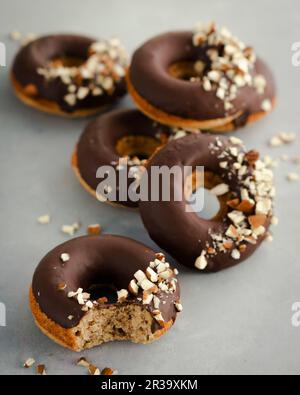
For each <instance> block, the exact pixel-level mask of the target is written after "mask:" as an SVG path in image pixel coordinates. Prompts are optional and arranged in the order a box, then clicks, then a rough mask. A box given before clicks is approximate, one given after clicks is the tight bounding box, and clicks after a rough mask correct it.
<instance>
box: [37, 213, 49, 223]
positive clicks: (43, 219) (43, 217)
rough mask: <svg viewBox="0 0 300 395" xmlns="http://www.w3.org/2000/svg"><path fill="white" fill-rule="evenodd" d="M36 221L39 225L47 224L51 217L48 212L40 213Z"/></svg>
mask: <svg viewBox="0 0 300 395" xmlns="http://www.w3.org/2000/svg"><path fill="white" fill-rule="evenodd" d="M37 221H38V223H39V224H41V225H48V224H49V223H50V221H51V217H50V215H49V214H45V215H41V216H40V217H38V219H37Z"/></svg>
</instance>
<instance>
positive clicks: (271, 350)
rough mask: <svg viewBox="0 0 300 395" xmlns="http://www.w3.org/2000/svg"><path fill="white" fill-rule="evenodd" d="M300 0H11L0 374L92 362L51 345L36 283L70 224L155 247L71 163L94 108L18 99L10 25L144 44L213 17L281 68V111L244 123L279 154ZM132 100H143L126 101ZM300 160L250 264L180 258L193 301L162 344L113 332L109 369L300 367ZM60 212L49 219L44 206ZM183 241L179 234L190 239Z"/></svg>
mask: <svg viewBox="0 0 300 395" xmlns="http://www.w3.org/2000/svg"><path fill="white" fill-rule="evenodd" d="M299 13H300V3H299V1H297V0H294V1H292V0H288V1H287V0H285V1H283V0H277V1H272V0H252V1H247V2H245V1H243V2H241V1H240V0H228V1H222V0H209V1H208V0H195V1H193V0H185V1H170V0H167V1H166V0H164V1H162V0H151V1H144V0H127V1H121V0H119V1H117V0H109V1H107V0H106V1H100V0H86V1H78V0H65V1H63V2H62V1H58V0H53V1H51V2H49V1H45V0H39V1H37V0H36V1H33V0H23V1H22V2H20V1H19V0H10V1H7V0H1V1H0V15H1V17H0V18H1V23H0V41H3V42H4V43H5V44H6V45H7V50H8V67H7V69H4V70H3V69H1V71H0V87H1V91H0V92H1V93H0V120H1V121H0V137H1V140H0V177H1V188H0V202H1V206H0V221H1V223H0V232H1V234H0V251H1V252H0V254H1V260H0V302H2V303H5V304H6V306H7V327H6V328H2V327H0V350H1V351H0V353H1V358H0V373H10V374H23V373H25V374H29V373H30V372H28V371H26V372H25V371H24V370H23V369H22V368H21V363H22V361H23V360H24V359H26V358H28V357H29V356H34V357H35V358H36V360H37V361H39V362H41V363H45V364H46V365H47V368H48V372H49V373H51V374H66V373H68V374H84V370H81V369H80V368H78V367H76V366H74V365H73V363H74V360H76V358H77V355H74V354H73V353H71V352H69V351H66V350H64V349H62V348H60V347H59V346H57V345H55V344H54V343H52V342H51V341H50V340H48V339H47V338H46V337H45V336H44V335H42V334H41V333H40V332H39V330H38V329H37V328H36V327H35V326H34V324H33V321H32V318H31V314H30V311H29V309H28V303H27V293H28V288H29V285H30V281H31V276H32V273H33V271H34V268H35V266H36V265H37V263H38V262H39V260H40V259H41V258H42V256H43V255H44V254H45V253H46V252H47V251H48V250H49V249H51V248H52V247H54V246H55V245H57V244H58V243H60V242H63V241H65V240H66V239H67V238H66V237H65V236H64V235H62V234H61V233H60V230H59V229H60V226H61V225H62V224H65V223H72V222H73V221H75V220H80V221H82V222H83V223H84V224H85V225H87V224H89V223H94V222H97V221H99V222H100V223H101V224H102V226H103V228H104V230H105V232H111V233H116V234H123V235H128V236H132V237H134V238H136V239H138V240H142V241H144V242H146V243H148V244H150V245H152V243H151V241H150V240H149V238H148V236H147V234H146V232H145V231H144V229H143V226H142V224H141V221H140V219H139V216H138V214H133V213H131V212H127V211H124V210H122V209H116V208H112V207H109V206H106V205H101V204H98V203H97V202H96V201H94V200H93V199H92V198H91V197H90V196H88V195H87V194H86V193H85V192H84V191H83V190H82V189H81V188H80V186H79V185H78V183H77V181H76V180H75V178H74V176H73V173H72V171H71V169H70V164H69V163H70V156H71V152H72V149H73V146H74V144H75V142H76V140H77V138H78V136H79V135H80V132H81V130H82V129H83V127H84V126H85V124H86V122H87V121H86V120H80V121H75V120H74V121H72V120H63V119H58V118H52V117H50V116H47V115H43V114H40V113H38V112H35V111H33V110H31V109H28V108H26V107H24V106H23V105H22V104H20V103H19V102H18V100H17V99H16V98H15V97H14V95H13V93H12V90H11V86H10V83H9V78H8V74H9V66H10V64H11V60H12V58H13V56H14V54H15V53H16V51H17V49H18V45H17V44H15V43H13V42H11V41H10V40H9V38H8V33H9V32H10V31H12V30H14V29H17V30H20V31H21V32H22V33H28V32H34V33H38V34H41V33H46V32H47V33H48V32H59V31H70V32H83V33H88V34H91V35H95V36H103V37H109V36H112V35H113V36H115V35H117V36H120V37H121V38H122V40H123V42H124V43H125V45H126V46H127V48H128V49H129V50H130V51H132V50H134V48H135V47H137V46H138V45H139V44H141V43H142V42H143V40H145V39H146V38H148V37H151V36H152V35H154V34H156V33H159V32H162V31H166V30H169V29H180V28H190V27H192V26H193V25H194V24H195V23H196V22H197V21H200V20H203V21H207V20H211V19H214V20H216V21H217V22H219V23H220V24H225V25H228V26H229V27H230V29H231V30H232V31H233V32H234V33H236V34H237V35H239V36H240V37H241V38H242V39H243V40H244V41H245V42H247V43H252V44H253V45H254V46H255V48H256V50H257V52H258V53H259V54H260V55H261V56H263V57H264V58H265V59H266V60H267V61H268V62H269V63H270V65H271V66H272V68H273V69H274V72H275V73H276V77H277V81H278V88H279V102H278V108H277V110H276V112H275V113H274V114H272V115H271V116H270V117H268V118H267V119H265V120H263V121H262V122H260V123H258V124H256V125H254V126H252V127H248V128H247V129H245V130H243V131H240V132H239V133H238V135H239V136H241V137H242V138H243V139H244V140H245V141H246V143H247V144H248V146H249V147H251V148H252V147H256V148H259V149H260V150H261V151H263V152H264V153H266V154H267V153H271V155H273V156H280V155H281V154H283V153H288V154H290V155H292V154H297V153H298V154H300V146H299V141H297V143H296V144H295V145H293V146H291V147H285V148H279V149H275V150H274V149H272V150H271V149H270V148H269V147H268V145H267V141H268V139H269V138H270V137H271V136H273V135H274V134H276V133H277V132H278V131H280V130H283V131H295V132H297V133H298V132H299V129H300V126H299V92H298V89H299V86H300V85H299V82H300V69H299V68H298V69H297V68H294V67H292V65H291V44H292V43H293V42H294V41H300V28H299ZM123 104H124V105H132V104H131V103H130V101H129V99H128V102H126V101H125V102H124V103H123ZM293 170H294V171H297V170H298V171H300V167H299V168H296V166H295V165H291V164H284V163H283V164H282V165H281V166H280V167H279V169H278V170H277V171H276V174H277V184H278V198H277V214H278V216H279V217H280V221H281V222H280V227H278V228H277V229H276V230H275V241H274V243H273V244H268V243H266V244H265V245H263V247H262V248H261V249H260V250H259V251H258V252H257V253H256V255H255V256H254V257H253V258H251V259H250V260H249V261H247V262H246V263H244V264H242V265H240V266H238V267H236V268H233V269H231V270H228V271H225V272H223V273H219V274H215V275H209V276H201V275H197V274H195V273H193V272H190V271H187V270H184V269H181V283H182V293H183V295H182V300H183V303H184V312H183V314H182V316H181V317H180V318H179V320H178V322H177V324H176V325H175V327H174V328H173V329H172V330H171V331H170V332H169V333H168V334H167V335H166V336H164V337H163V338H162V339H161V340H160V341H159V342H157V343H154V344H152V345H149V346H138V345H132V344H129V343H128V344H126V343H124V344H117V343H115V344H107V345H104V346H103V347H100V348H98V349H95V350H93V351H89V352H87V353H85V354H86V356H87V357H88V358H89V359H90V360H92V361H93V362H94V363H96V364H98V365H99V366H100V367H104V366H107V365H108V366H112V367H113V368H116V369H118V371H119V372H120V373H124V374H142V373H145V374H158V373H172V374H180V373H181V374H188V373H191V374H192V373H199V374H204V373H208V374H214V373H222V374H227V373H281V374H285V373H300V364H299V348H300V328H298V329H297V328H293V327H292V325H291V316H292V312H291V306H292V304H293V303H294V302H295V301H298V300H300V287H299V281H300V270H299V269H300V268H299V266H300V261H299V253H298V250H297V247H298V245H299V213H300V205H299V199H300V196H299V183H295V184H291V183H288V182H287V181H286V179H285V178H286V174H287V173H288V172H289V171H293ZM48 212H49V213H50V214H51V215H52V217H53V221H52V223H51V224H50V225H49V226H46V227H41V226H39V225H38V224H37V223H36V218H37V217H38V216H39V215H41V214H44V213H48ZM178 242H179V243H180V240H178Z"/></svg>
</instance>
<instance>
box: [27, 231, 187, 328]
mask: <svg viewBox="0 0 300 395" xmlns="http://www.w3.org/2000/svg"><path fill="white" fill-rule="evenodd" d="M63 253H68V254H69V255H70V261H68V262H66V263H62V261H61V259H60V256H61V254H63ZM154 259H155V252H154V251H153V250H151V249H149V248H147V247H146V246H144V245H143V244H141V243H138V242H136V241H134V240H131V239H128V238H125V237H119V236H111V235H105V236H85V237H80V238H76V239H73V240H71V241H68V242H66V243H64V244H62V245H60V246H58V247H56V248H55V249H54V250H52V251H51V252H49V253H48V254H47V255H46V256H45V257H44V258H43V259H42V261H41V262H40V264H39V265H38V267H37V269H36V271H35V273H34V276H33V282H32V289H33V294H34V297H35V299H36V301H37V303H38V304H39V307H40V309H41V311H42V312H43V313H44V314H46V316H47V317H48V318H50V319H51V320H53V321H54V322H55V323H57V324H59V325H60V326H61V327H63V328H74V327H76V326H77V325H78V324H79V322H80V320H81V319H82V318H83V317H84V315H85V314H86V313H85V312H83V311H82V310H81V308H82V306H80V305H79V304H78V302H77V300H75V299H70V298H68V296H67V295H68V292H70V291H76V290H77V289H78V288H83V289H84V291H86V290H88V289H89V287H90V286H91V285H95V284H111V285H112V286H113V287H115V288H116V289H118V290H120V289H127V287H128V285H129V282H130V281H131V280H132V279H133V278H134V273H135V272H136V271H138V270H142V271H145V270H146V268H147V267H148V266H149V263H150V262H151V261H153V260H154ZM64 283H65V284H67V288H66V289H65V290H63V291H59V290H58V285H59V284H64ZM179 295H180V290H179V286H177V290H176V292H174V293H173V294H166V293H164V292H161V291H160V292H159V293H157V296H158V297H159V298H160V299H161V301H166V303H165V304H163V303H161V304H160V311H161V313H162V316H163V318H164V320H165V322H168V321H170V320H173V321H175V319H176V314H177V313H176V309H175V306H174V302H177V301H178V300H179ZM103 296H105V295H103ZM139 296H140V295H139ZM126 303H135V304H141V302H139V301H138V300H137V298H136V297H130V298H129V299H128V302H126ZM107 307H108V305H99V308H107ZM145 308H146V309H147V310H149V311H150V313H151V312H152V311H153V310H154V306H153V303H152V304H151V305H145ZM70 315H72V316H73V317H74V318H73V319H72V320H71V321H70V320H69V319H68V317H69V316H70ZM153 321H155V320H153ZM153 324H154V326H153V328H154V330H157V329H159V328H160V326H159V324H158V323H157V322H156V321H155V322H154V323H153Z"/></svg>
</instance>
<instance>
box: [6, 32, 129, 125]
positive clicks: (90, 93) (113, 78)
mask: <svg viewBox="0 0 300 395" xmlns="http://www.w3.org/2000/svg"><path fill="white" fill-rule="evenodd" d="M126 68H127V56H126V53H125V50H124V48H123V47H122V46H121V44H120V41H119V40H118V39H111V40H100V41H96V40H94V39H92V38H89V37H84V36H79V35H67V34H60V35H50V36H45V37H41V38H38V39H36V40H35V41H32V42H30V43H29V44H28V45H26V46H24V47H23V48H22V49H21V50H20V51H19V52H18V54H17V56H16V58H15V60H14V63H13V66H12V72H11V80H12V84H13V88H14V90H15V93H16V95H17V96H18V98H19V99H21V101H22V102H24V103H25V104H27V105H29V106H31V107H33V108H36V109H38V110H40V111H44V112H47V113H51V114H55V115H60V116H66V117H84V116H88V115H91V114H95V113H98V112H100V111H103V110H104V109H106V108H107V107H109V106H111V105H112V104H114V103H115V102H116V100H117V99H119V98H120V97H122V96H123V95H124V94H125V93H126V83H125V79H124V76H125V73H126Z"/></svg>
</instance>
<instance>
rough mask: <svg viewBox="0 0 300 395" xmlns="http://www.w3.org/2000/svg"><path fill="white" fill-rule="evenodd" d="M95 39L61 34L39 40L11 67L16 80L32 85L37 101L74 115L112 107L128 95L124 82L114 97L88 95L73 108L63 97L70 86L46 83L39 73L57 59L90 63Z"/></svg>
mask: <svg viewBox="0 0 300 395" xmlns="http://www.w3.org/2000/svg"><path fill="white" fill-rule="evenodd" d="M95 41H97V40H95V39H92V38H89V37H84V36H79V35H74V34H72V35H71V34H58V35H51V36H45V37H41V38H38V39H37V40H35V41H33V42H31V43H29V44H28V45H26V46H25V47H23V48H21V50H20V51H19V52H18V54H17V56H16V58H15V60H14V63H13V67H12V72H13V76H14V78H15V79H16V80H17V82H18V83H19V84H20V85H21V86H22V87H26V85H28V84H33V85H35V86H36V87H37V88H38V97H37V99H38V98H41V99H46V100H49V101H53V102H55V103H57V104H58V105H59V106H60V108H61V109H62V110H63V111H66V112H70V113H71V112H74V111H76V110H78V109H85V108H94V107H101V106H105V105H110V104H112V103H113V102H114V101H115V100H116V99H117V98H118V97H121V96H123V95H124V94H125V93H126V88H125V82H124V80H121V81H120V82H119V83H118V84H117V85H116V89H115V91H114V93H113V95H108V94H107V93H104V94H103V95H101V96H97V97H96V96H91V95H88V96H87V97H86V98H85V99H84V100H78V101H77V103H76V104H75V105H74V106H70V105H69V104H68V103H67V102H66V101H65V100H64V96H65V95H66V94H67V93H68V91H67V85H65V84H63V83H62V81H61V80H60V79H58V78H56V79H55V80H51V81H47V80H46V79H45V78H44V77H43V76H42V75H39V74H38V73H37V70H38V68H45V67H47V65H48V63H49V62H50V61H51V60H53V59H57V58H63V57H70V58H78V59H82V60H83V61H84V60H86V59H87V56H88V49H89V47H90V45H91V44H92V43H94V42H95Z"/></svg>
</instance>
